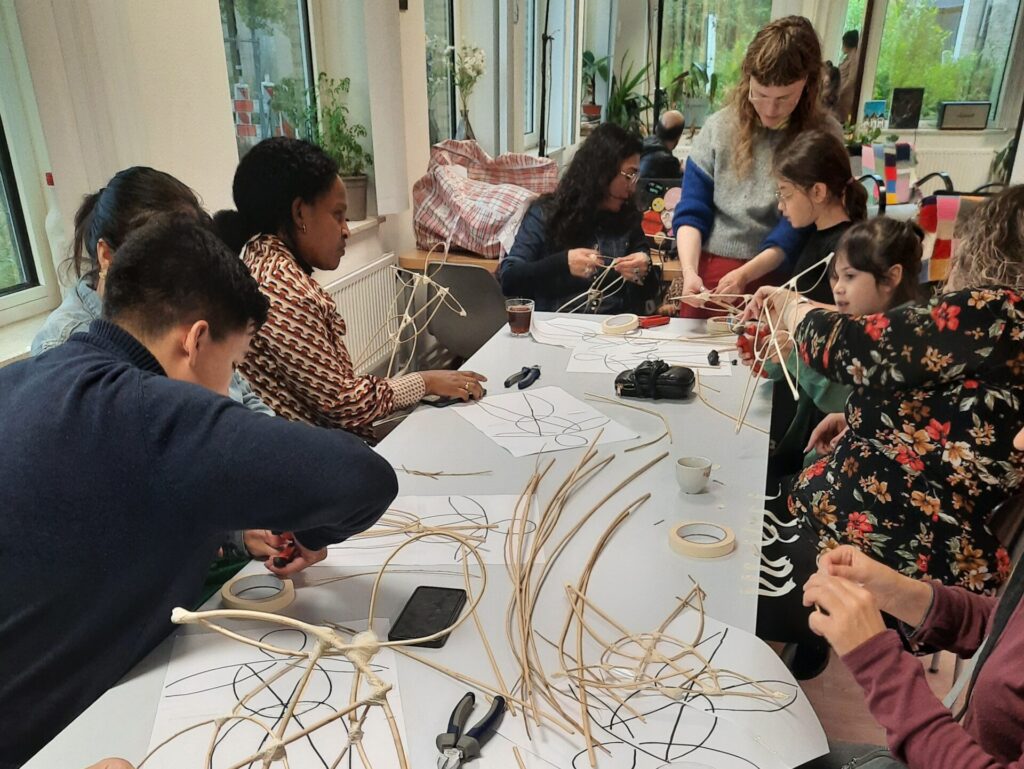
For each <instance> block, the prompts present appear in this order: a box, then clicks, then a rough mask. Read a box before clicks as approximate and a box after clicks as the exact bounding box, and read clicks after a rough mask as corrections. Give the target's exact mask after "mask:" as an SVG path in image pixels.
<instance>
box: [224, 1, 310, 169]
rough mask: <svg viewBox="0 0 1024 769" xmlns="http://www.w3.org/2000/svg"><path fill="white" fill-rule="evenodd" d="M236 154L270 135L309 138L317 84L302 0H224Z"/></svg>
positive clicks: (307, 23) (241, 152) (243, 152)
mask: <svg viewBox="0 0 1024 769" xmlns="http://www.w3.org/2000/svg"><path fill="white" fill-rule="evenodd" d="M220 16H221V26H222V29H223V33H224V52H225V55H226V56H227V66H228V83H229V84H230V87H231V99H232V104H233V111H234V115H235V141H236V142H237V144H238V155H239V157H241V156H242V155H244V154H245V153H246V152H247V151H248V150H249V148H250V147H253V146H254V145H256V144H258V143H259V142H260V141H262V140H263V139H268V138H270V137H271V136H302V137H305V136H309V135H310V133H311V131H310V126H309V125H297V123H302V122H303V121H306V120H308V119H309V116H310V115H312V114H313V113H312V111H311V110H308V109H307V107H308V106H310V97H309V93H310V90H311V87H312V85H313V82H314V77H313V67H312V56H311V54H310V45H309V19H308V17H307V15H306V4H305V2H304V0H220Z"/></svg>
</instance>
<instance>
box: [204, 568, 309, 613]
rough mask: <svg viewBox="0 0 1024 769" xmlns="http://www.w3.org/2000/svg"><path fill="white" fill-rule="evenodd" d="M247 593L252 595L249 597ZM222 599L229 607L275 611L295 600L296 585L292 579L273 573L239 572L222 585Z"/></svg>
mask: <svg viewBox="0 0 1024 769" xmlns="http://www.w3.org/2000/svg"><path fill="white" fill-rule="evenodd" d="M246 593H248V594H250V596H252V597H249V598H247V597H246ZM220 600H221V601H222V602H223V603H224V605H225V606H227V607H228V608H229V609H246V610H248V611H265V612H270V613H273V612H277V611H281V609H283V608H285V607H286V606H288V605H289V604H290V603H291V602H292V601H294V600H295V586H294V585H293V584H292V581H291V580H290V579H279V578H277V577H275V576H274V575H273V574H247V575H245V576H242V575H240V574H239V575H236V576H234V577H232V578H231V579H229V580H228V581H227V582H225V583H224V585H223V586H222V587H221V589H220Z"/></svg>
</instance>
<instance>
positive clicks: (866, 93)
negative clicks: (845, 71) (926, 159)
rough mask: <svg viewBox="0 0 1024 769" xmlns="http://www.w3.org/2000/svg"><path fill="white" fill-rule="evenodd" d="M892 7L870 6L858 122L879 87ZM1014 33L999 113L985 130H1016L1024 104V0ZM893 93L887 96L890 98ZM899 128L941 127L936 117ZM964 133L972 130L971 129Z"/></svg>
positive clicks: (878, 1)
mask: <svg viewBox="0 0 1024 769" xmlns="http://www.w3.org/2000/svg"><path fill="white" fill-rule="evenodd" d="M888 10H889V0H874V2H873V3H869V4H868V6H867V9H866V11H867V13H866V15H867V18H866V19H865V27H867V28H868V30H869V37H868V44H867V50H865V51H864V66H863V67H862V71H861V73H860V77H861V82H860V98H859V99H858V104H857V117H858V120H857V122H858V123H860V122H862V116H863V114H864V104H865V102H867V101H869V100H871V99H872V98H873V97H872V94H873V93H874V90H875V79H876V77H877V75H878V63H879V59H880V58H881V53H882V52H881V48H882V35H883V33H884V32H885V18H886V15H887V13H888ZM1013 25H1014V29H1013V34H1012V35H1011V37H1010V46H1009V50H1008V51H1007V54H1006V67H1005V68H1004V70H1003V77H1002V83H1001V84H1000V86H999V97H998V101H997V104H996V109H995V113H994V114H993V115H992V117H991V118H990V119H989V124H988V128H987V129H985V130H989V131H991V130H997V131H1011V132H1012V131H1015V130H1016V125H1017V120H1018V117H1019V113H1020V110H1021V109H1024V104H1022V101H1021V100H1022V96H1024V95H1022V94H1020V87H1021V85H1024V0H1018V4H1017V15H1016V17H1015V18H1014V20H1013ZM888 99H889V96H888V95H887V96H886V100H888ZM894 130H895V131H897V132H900V131H905V132H913V131H914V130H918V131H937V130H940V129H939V128H938V125H937V121H936V119H934V118H924V117H922V118H921V122H920V124H919V127H918V129H894ZM963 133H971V132H970V131H967V132H963Z"/></svg>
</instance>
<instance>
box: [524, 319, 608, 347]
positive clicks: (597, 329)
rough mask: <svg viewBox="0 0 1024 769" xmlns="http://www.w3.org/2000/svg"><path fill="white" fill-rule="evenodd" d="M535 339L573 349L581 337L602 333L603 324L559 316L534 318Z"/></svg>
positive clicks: (533, 334)
mask: <svg viewBox="0 0 1024 769" xmlns="http://www.w3.org/2000/svg"><path fill="white" fill-rule="evenodd" d="M530 333H531V335H532V336H533V341H535V342H539V343H540V344H549V345H553V346H555V347H568V348H569V349H572V348H573V347H575V346H576V345H577V343H579V341H580V340H581V339H583V338H584V337H587V336H596V335H598V334H600V333H601V324H600V323H599V322H598V321H596V320H584V319H583V318H572V317H565V316H557V317H554V318H547V319H543V320H542V319H540V318H536V317H535V318H534V319H533V325H532V326H531V328H530Z"/></svg>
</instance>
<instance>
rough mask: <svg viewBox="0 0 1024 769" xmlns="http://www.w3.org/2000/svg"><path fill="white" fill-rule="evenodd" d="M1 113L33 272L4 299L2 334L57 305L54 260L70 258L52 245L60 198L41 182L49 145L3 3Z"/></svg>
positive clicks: (16, 214) (17, 214)
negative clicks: (50, 226) (51, 222)
mask: <svg viewBox="0 0 1024 769" xmlns="http://www.w3.org/2000/svg"><path fill="white" fill-rule="evenodd" d="M0 113H2V114H3V124H4V125H3V131H4V132H5V135H0V141H2V142H3V144H4V148H3V150H4V155H5V157H6V159H7V160H8V162H9V174H10V177H9V178H10V180H13V184H12V185H11V189H13V190H16V200H15V201H14V202H15V203H16V204H17V205H16V206H12V208H13V209H14V210H12V212H11V214H12V219H15V220H17V219H20V220H21V222H22V229H21V237H22V238H23V239H24V240H23V243H24V244H25V245H24V246H23V249H24V250H23V251H22V259H23V263H25V265H26V271H28V270H31V273H32V275H33V276H34V278H35V285H33V286H28V287H25V288H21V289H19V290H16V291H7V292H5V293H3V294H2V295H0V333H2V332H3V329H2V327H4V326H8V325H10V324H13V323H16V322H18V321H21V320H25V319H27V318H32V317H35V316H42V315H43V314H44V313H47V312H49V311H50V310H52V309H53V308H54V307H56V306H57V304H59V302H60V287H59V283H58V280H57V270H56V262H57V261H58V260H61V259H63V258H64V257H65V256H66V254H64V253H62V252H61V251H62V249H63V246H64V244H63V243H59V242H57V243H51V241H50V239H49V237H48V235H47V231H46V219H47V215H48V214H49V213H50V211H51V210H53V206H56V196H55V195H51V196H49V201H48V200H47V197H46V196H44V190H43V185H42V180H43V174H44V170H45V165H46V164H48V163H49V160H48V159H47V157H46V150H45V147H46V144H45V140H44V138H43V133H42V124H41V122H40V120H39V110H38V108H37V106H36V101H35V95H34V91H33V89H32V79H31V75H30V74H29V69H28V60H27V58H26V56H25V49H24V46H23V44H22V40H21V32H20V29H19V27H18V19H17V15H16V12H15V10H14V8H13V6H12V5H9V4H6V3H4V4H0ZM11 235H12V239H13V238H16V237H18V236H17V235H16V234H15V233H13V232H12V233H11ZM55 237H58V238H59V237H60V236H59V235H55ZM67 241H68V242H70V237H69V238H67ZM55 250H56V251H57V252H58V253H56V254H55V253H54V251H55Z"/></svg>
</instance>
